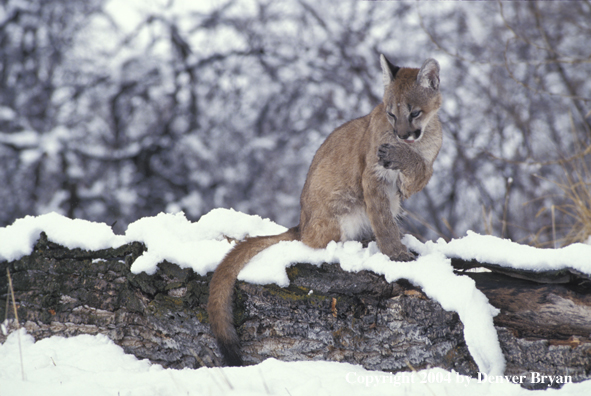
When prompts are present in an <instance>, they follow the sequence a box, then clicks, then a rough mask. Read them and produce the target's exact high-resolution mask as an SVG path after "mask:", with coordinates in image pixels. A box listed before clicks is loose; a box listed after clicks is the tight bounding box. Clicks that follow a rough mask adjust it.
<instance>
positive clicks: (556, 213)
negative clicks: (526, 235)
mask: <svg viewBox="0 0 591 396" xmlns="http://www.w3.org/2000/svg"><path fill="white" fill-rule="evenodd" d="M590 159H591V145H588V146H587V147H585V148H584V149H583V150H581V155H579V156H575V157H573V158H571V159H569V160H568V161H564V162H561V163H560V165H561V166H562V169H563V171H564V177H563V180H562V181H561V182H556V181H551V182H552V183H554V184H555V185H556V186H557V187H558V188H559V189H560V191H561V192H562V197H561V199H560V200H561V201H562V202H563V203H561V204H558V205H551V206H550V207H544V208H542V209H540V211H539V212H538V214H537V215H536V216H540V215H542V214H543V213H546V212H547V211H550V213H551V218H552V224H551V225H548V226H545V227H542V229H540V230H539V231H538V232H537V233H536V235H535V236H534V238H533V244H535V245H541V246H546V247H548V245H550V246H553V247H561V246H566V245H570V244H572V243H577V242H588V241H589V240H590V239H589V238H590V237H591V170H590V169H589V165H588V162H591V161H590ZM556 219H561V220H560V223H557V222H556ZM550 232H551V235H552V241H550V242H546V243H539V241H540V236H541V235H547V234H548V233H550Z"/></svg>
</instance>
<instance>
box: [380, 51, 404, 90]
mask: <svg viewBox="0 0 591 396" xmlns="http://www.w3.org/2000/svg"><path fill="white" fill-rule="evenodd" d="M380 65H381V66H382V76H383V79H384V86H385V87H387V86H388V84H390V83H391V82H392V80H394V78H395V77H396V73H398V70H400V68H399V67H398V66H394V65H393V64H391V63H390V61H389V60H388V59H386V57H385V56H384V54H380Z"/></svg>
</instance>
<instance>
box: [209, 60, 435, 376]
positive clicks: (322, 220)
mask: <svg viewBox="0 0 591 396" xmlns="http://www.w3.org/2000/svg"><path fill="white" fill-rule="evenodd" d="M380 63H381V66H382V72H383V78H384V88H385V90H384V99H383V102H382V103H380V104H379V105H378V106H376V108H374V110H373V111H372V112H371V113H370V114H368V115H366V116H365V117H361V118H358V119H355V120H352V121H349V122H347V123H346V124H344V125H342V126H340V127H339V128H337V129H336V130H335V131H334V132H332V133H331V134H330V135H329V136H328V138H327V139H326V140H325V142H324V143H323V144H322V145H321V146H320V148H319V149H318V151H317V152H316V155H315V156H314V159H313V160H312V164H311V165H310V169H309V171H308V177H307V179H306V183H305V184H304V189H303V191H302V196H301V201H300V202H301V214H300V225H299V226H298V227H294V228H292V229H290V230H289V231H287V232H286V233H284V234H280V235H276V236H269V237H258V238H250V239H247V240H246V241H244V242H242V243H239V244H238V245H237V246H236V247H235V248H234V249H233V250H232V251H231V252H230V253H229V254H228V255H227V256H226V257H225V258H224V260H223V261H222V263H221V264H220V265H219V267H218V269H217V270H216V272H215V273H214V275H213V278H212V281H211V284H210V297H209V303H208V312H209V317H210V323H211V327H212V331H213V333H214V335H215V336H216V338H217V340H218V344H219V345H220V349H221V350H222V354H223V355H224V358H225V361H226V363H227V364H231V365H239V364H241V363H242V361H241V359H240V353H239V343H238V336H237V335H236V331H235V329H234V327H233V324H232V322H233V321H232V292H233V288H234V283H235V280H236V277H237V276H238V273H239V272H240V270H241V269H242V268H244V266H245V265H246V264H247V263H248V262H249V261H250V260H251V259H252V258H253V257H254V256H255V255H256V254H258V253H259V252H261V251H262V250H264V249H266V248H267V247H269V246H271V245H273V244H275V243H277V242H279V241H284V240H301V241H302V242H303V243H305V244H306V245H308V246H310V247H312V248H324V247H326V245H327V244H328V243H329V242H331V241H346V240H362V239H368V238H375V239H376V241H377V244H378V247H379V249H380V251H381V252H382V253H384V254H386V255H387V256H389V257H390V258H391V259H393V260H398V261H408V260H411V259H412V258H413V256H412V254H410V253H409V252H408V251H407V249H406V247H405V246H404V245H403V244H402V242H400V231H399V229H398V226H397V224H396V217H397V215H398V213H399V211H400V202H401V200H403V199H407V198H409V197H410V196H411V195H412V194H414V193H416V192H418V191H420V190H421V189H423V187H424V186H425V185H426V184H427V182H428V181H429V179H430V177H431V175H432V174H433V162H434V161H435V158H436V156H437V154H438V152H439V149H440V148H441V142H442V133H441V125H440V123H439V119H438V117H437V110H438V109H439V107H440V106H441V95H440V93H439V65H438V64H437V62H436V61H435V60H433V59H428V60H427V61H425V63H424V64H423V66H422V67H421V69H409V68H398V67H396V66H393V65H392V64H391V63H390V62H388V60H387V59H386V58H385V57H384V56H383V55H382V56H381V57H380Z"/></svg>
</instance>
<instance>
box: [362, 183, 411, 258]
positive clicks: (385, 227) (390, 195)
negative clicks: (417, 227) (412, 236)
mask: <svg viewBox="0 0 591 396" xmlns="http://www.w3.org/2000/svg"><path fill="white" fill-rule="evenodd" d="M362 183H363V196H364V201H365V207H366V210H367V216H368V217H369V222H370V223H371V227H372V230H373V232H374V235H375V237H376V242H377V244H378V248H379V249H380V252H382V253H383V254H385V255H386V256H388V257H390V259H392V260H394V261H410V260H414V256H413V255H412V254H411V253H409V252H408V250H407V249H406V246H404V245H403V244H402V242H401V241H400V230H399V229H398V224H396V216H397V215H398V212H399V210H400V197H399V195H398V193H397V191H396V187H395V186H394V185H391V184H389V183H387V182H386V181H385V180H383V179H380V178H378V177H377V176H376V175H375V174H371V173H370V172H366V173H365V174H364V176H363V180H362Z"/></svg>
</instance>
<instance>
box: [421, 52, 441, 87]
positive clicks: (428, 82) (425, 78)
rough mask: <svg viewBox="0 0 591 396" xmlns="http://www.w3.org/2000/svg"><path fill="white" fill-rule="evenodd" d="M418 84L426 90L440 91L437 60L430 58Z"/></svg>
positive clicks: (425, 63) (424, 65)
mask: <svg viewBox="0 0 591 396" xmlns="http://www.w3.org/2000/svg"><path fill="white" fill-rule="evenodd" d="M417 83H418V84H419V85H420V86H421V87H424V88H433V89H434V90H438V89H439V63H437V61H436V60H435V59H432V58H430V59H427V60H426V61H425V62H424V63H423V66H421V70H419V75H418V76H417Z"/></svg>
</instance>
